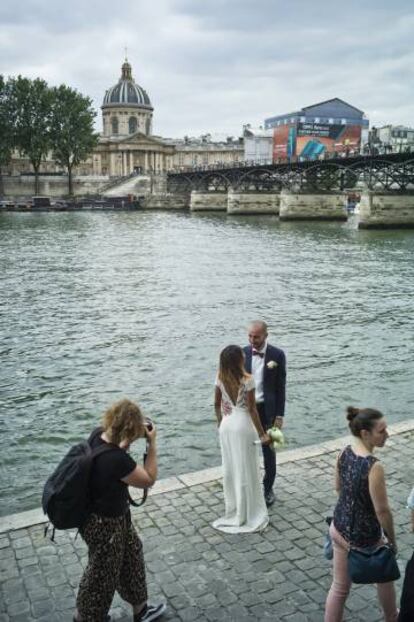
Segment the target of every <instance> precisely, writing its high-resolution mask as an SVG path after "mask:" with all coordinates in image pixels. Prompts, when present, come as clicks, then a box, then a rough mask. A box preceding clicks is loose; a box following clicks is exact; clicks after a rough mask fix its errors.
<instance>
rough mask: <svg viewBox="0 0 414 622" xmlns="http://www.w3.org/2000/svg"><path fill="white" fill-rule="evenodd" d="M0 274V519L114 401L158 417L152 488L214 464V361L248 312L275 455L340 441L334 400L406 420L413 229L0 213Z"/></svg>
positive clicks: (21, 505) (412, 394)
mask: <svg viewBox="0 0 414 622" xmlns="http://www.w3.org/2000/svg"><path fill="white" fill-rule="evenodd" d="M0 264H1V270H0V278H1V282H2V289H1V306H0V313H1V317H0V331H1V336H2V339H1V349H0V391H1V402H0V460H1V470H0V475H1V484H0V502H1V503H0V508H1V509H0V512H1V514H2V515H5V514H9V513H12V512H17V511H20V510H25V509H29V508H33V507H38V506H39V504H40V495H41V490H42V485H43V483H44V481H45V478H46V477H47V476H48V474H49V473H50V472H51V470H52V468H53V467H54V466H55V464H56V463H57V462H58V461H59V460H60V458H61V457H62V455H63V454H64V452H65V451H66V449H67V448H68V447H69V446H70V445H71V444H73V443H75V442H77V441H78V440H80V439H82V438H84V437H85V436H86V435H87V434H88V433H89V431H90V430H91V429H92V428H93V427H94V426H95V424H97V423H98V422H99V418H100V415H101V413H102V412H103V410H104V409H105V407H106V406H108V405H109V404H111V403H112V402H113V401H115V400H117V399H118V398H120V397H123V396H128V397H130V398H132V399H134V400H136V401H138V402H139V404H140V405H141V406H142V407H143V409H144V410H145V412H146V413H147V414H148V415H150V416H151V417H153V418H154V419H155V420H156V422H157V424H158V428H159V452H160V477H166V476H170V475H173V474H179V473H183V472H188V471H192V470H195V469H200V468H206V467H210V466H214V465H217V464H219V463H220V452H219V445H218V440H217V433H216V427H215V423H214V413H213V405H212V404H213V384H214V378H215V373H216V367H217V360H218V354H219V351H220V349H221V348H222V347H224V346H225V345H228V344H229V343H238V344H243V345H244V344H245V343H246V334H245V333H246V330H245V328H246V323H247V322H248V320H250V319H254V318H264V319H265V320H267V321H268V323H269V325H270V332H271V338H270V342H271V343H273V344H275V345H278V346H280V347H282V348H283V349H284V350H285V351H286V354H287V359H288V389H287V397H288V402H287V415H286V428H285V432H286V436H287V438H288V441H289V446H290V447H297V446H301V445H306V444H309V443H317V442H319V441H324V440H327V439H330V438H334V437H336V436H339V435H342V434H345V433H346V432H347V429H346V422H345V417H344V408H345V406H346V405H348V404H354V405H370V406H376V407H379V408H380V409H382V410H383V411H384V412H385V413H386V415H387V418H388V420H389V421H390V422H396V421H399V420H403V419H406V418H409V417H412V415H413V405H414V389H413V375H414V373H413V372H414V352H413V331H414V313H413V300H414V232H413V231H411V232H410V231H377V232H375V231H358V230H356V228H355V223H352V222H351V223H347V224H338V223H279V222H278V220H277V219H276V218H273V217H266V216H263V217H234V216H231V217H229V216H226V215H224V214H184V213H175V214H173V213H150V212H144V213H137V212H123V213H114V212H108V213H91V212H87V213H79V212H77V213H64V214H57V213H43V214H25V213H21V214H19V213H10V214H4V213H3V214H0ZM141 452H142V447H140V446H138V448H137V450H136V452H135V455H136V456H137V457H138V458H141Z"/></svg>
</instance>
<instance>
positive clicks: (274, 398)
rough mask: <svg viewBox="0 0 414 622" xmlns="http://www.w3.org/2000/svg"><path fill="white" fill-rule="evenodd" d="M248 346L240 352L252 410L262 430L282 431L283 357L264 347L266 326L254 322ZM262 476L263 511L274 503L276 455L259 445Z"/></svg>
mask: <svg viewBox="0 0 414 622" xmlns="http://www.w3.org/2000/svg"><path fill="white" fill-rule="evenodd" d="M248 330H249V333H248V335H249V342H250V346H246V347H245V348H244V354H245V356H246V362H245V367H246V370H247V371H248V372H249V373H250V374H252V375H253V377H254V380H255V384H256V407H257V412H258V413H259V417H260V421H261V422H262V426H263V428H264V430H265V431H266V430H268V429H269V428H271V427H272V426H274V425H275V426H277V427H278V428H282V426H283V417H284V414H285V386H286V357H285V353H284V352H283V350H281V349H280V348H275V347H274V346H271V345H270V344H269V343H267V324H266V322H262V321H259V320H257V321H255V322H252V323H251V324H250V325H249V329H248ZM262 450H263V459H264V468H265V476H264V479H263V487H264V495H265V501H266V505H267V507H270V506H271V505H272V504H273V503H274V502H275V496H274V494H273V484H274V481H275V477H276V452H275V451H274V450H273V449H272V448H271V447H269V446H268V445H262Z"/></svg>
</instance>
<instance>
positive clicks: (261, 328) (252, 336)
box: [248, 320, 267, 350]
mask: <svg viewBox="0 0 414 622" xmlns="http://www.w3.org/2000/svg"><path fill="white" fill-rule="evenodd" d="M248 335H249V343H250V345H252V346H253V348H255V349H256V350H261V348H262V347H263V346H264V344H265V342H266V339H267V324H266V322H263V320H254V321H253V322H250V324H249V327H248Z"/></svg>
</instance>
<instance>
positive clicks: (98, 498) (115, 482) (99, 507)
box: [89, 428, 137, 517]
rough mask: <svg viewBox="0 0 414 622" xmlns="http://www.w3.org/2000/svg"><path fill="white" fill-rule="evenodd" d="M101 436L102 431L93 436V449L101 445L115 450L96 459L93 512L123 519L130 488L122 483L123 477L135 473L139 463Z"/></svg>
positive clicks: (91, 489)
mask: <svg viewBox="0 0 414 622" xmlns="http://www.w3.org/2000/svg"><path fill="white" fill-rule="evenodd" d="M101 434H102V429H101V428H98V429H97V430H94V431H93V432H92V434H91V435H90V437H89V443H90V445H91V447H92V449H94V448H95V447H100V446H101V445H110V447H111V448H112V449H111V450H108V451H105V452H103V453H102V454H100V455H99V456H96V458H94V460H93V465H92V472H91V477H90V493H91V499H92V507H91V509H92V512H94V513H96V514H99V515H100V516H110V517H114V516H122V515H123V514H125V512H126V511H127V509H128V486H127V485H126V484H125V483H124V482H121V478H122V477H126V476H127V475H129V474H130V473H132V471H133V470H134V469H135V467H136V466H137V463H136V462H135V460H133V459H132V458H131V456H130V455H129V454H128V453H127V452H126V451H125V449H121V448H120V447H118V446H117V445H112V444H111V443H106V442H105V441H104V440H102V439H101Z"/></svg>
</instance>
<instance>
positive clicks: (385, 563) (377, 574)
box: [348, 465, 400, 584]
mask: <svg viewBox="0 0 414 622" xmlns="http://www.w3.org/2000/svg"><path fill="white" fill-rule="evenodd" d="M361 472H362V465H361V468H360V471H359V478H358V486H357V492H358V491H359V485H360V482H361ZM355 501H356V498H355V499H354V501H353V504H352V518H351V529H350V536H351V535H352V531H353V527H354V522H355ZM348 574H349V578H350V579H351V581H352V583H363V584H367V583H389V582H390V581H396V580H397V579H399V578H400V571H399V568H398V564H397V560H396V558H395V554H394V551H393V550H392V548H391V547H390V546H389V545H388V544H379V545H376V546H371V547H363V548H362V547H361V548H359V547H354V546H351V545H350V549H349V553H348Z"/></svg>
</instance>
